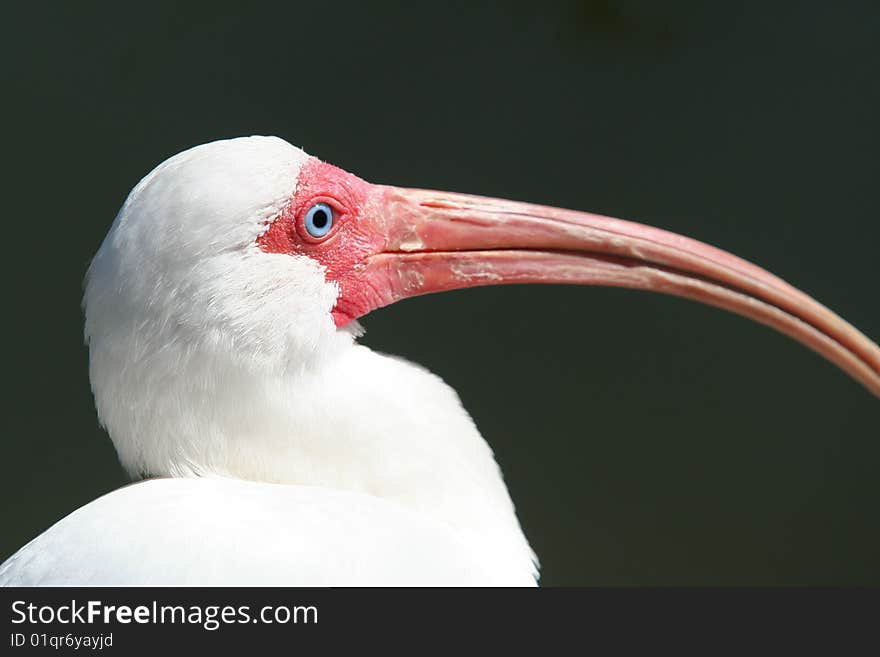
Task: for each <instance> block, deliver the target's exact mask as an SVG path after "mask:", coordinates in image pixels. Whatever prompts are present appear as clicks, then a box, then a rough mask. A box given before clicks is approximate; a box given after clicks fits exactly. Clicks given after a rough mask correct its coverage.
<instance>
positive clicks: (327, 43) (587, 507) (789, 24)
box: [0, 0, 880, 584]
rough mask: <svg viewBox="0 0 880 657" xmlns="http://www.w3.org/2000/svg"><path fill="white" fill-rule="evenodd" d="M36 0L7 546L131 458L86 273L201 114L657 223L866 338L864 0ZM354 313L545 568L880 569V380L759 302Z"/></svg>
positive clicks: (721, 579)
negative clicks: (455, 408) (759, 307)
mask: <svg viewBox="0 0 880 657" xmlns="http://www.w3.org/2000/svg"><path fill="white" fill-rule="evenodd" d="M38 4H41V3H30V4H29V5H28V6H27V7H26V8H25V7H24V4H23V3H22V4H16V5H15V7H13V6H12V5H9V6H6V8H5V9H4V16H3V20H2V23H3V27H2V31H3V34H2V39H0V43H2V45H0V48H2V49H3V52H2V60H0V61H2V65H0V66H2V90H3V101H2V107H3V109H2V113H3V115H2V125H3V127H4V135H3V157H2V161H3V169H4V170H3V172H2V174H3V183H4V184H3V189H4V201H3V206H2V209H3V216H2V220H3V222H4V223H3V225H4V228H5V230H4V248H3V261H4V265H5V268H6V269H7V271H6V273H5V275H4V283H5V285H4V289H5V291H6V294H7V296H8V300H7V302H6V303H5V307H6V308H7V309H8V310H7V312H6V313H5V317H4V321H3V325H4V328H5V330H6V332H7V335H5V336H4V354H5V362H4V366H5V378H4V380H5V383H6V392H5V394H4V401H5V411H4V413H3V417H4V418H5V419H4V428H3V433H2V440H3V444H2V452H0V453H2V467H0V486H2V490H0V495H2V499H3V508H2V518H0V523H2V524H0V526H2V534H0V558H3V557H5V556H8V555H9V554H10V553H11V552H12V551H13V550H14V549H16V548H17V547H19V546H20V545H21V544H22V543H23V542H25V541H26V540H28V539H30V538H31V537H33V536H34V535H36V534H37V533H38V532H40V531H41V530H43V529H45V528H46V527H48V526H49V524H51V523H52V522H53V521H55V520H57V519H58V518H60V517H62V516H63V515H65V514H66V513H68V512H69V511H71V510H73V509H74V508H76V507H78V506H79V505H81V504H84V503H85V502H87V501H89V500H91V499H93V498H94V497H95V496H97V495H99V494H101V493H103V492H106V491H109V490H111V489H113V488H115V487H117V486H119V485H120V484H122V483H124V482H125V477H124V475H123V472H122V471H121V469H120V468H119V466H118V464H117V461H116V457H115V454H114V452H113V448H112V446H111V443H110V441H109V439H108V438H107V436H106V435H105V434H104V433H103V431H102V430H101V429H100V428H99V427H98V425H97V420H96V417H95V413H94V409H93V404H92V398H91V394H90V391H89V386H88V376H87V353H86V349H85V348H84V347H83V344H82V317H81V311H80V308H79V303H80V297H81V280H82V277H83V274H84V272H85V269H86V266H87V264H88V262H89V258H90V257H91V255H92V254H93V253H94V252H95V250H96V249H97V247H98V245H99V244H100V241H101V239H102V237H103V235H104V233H105V232H106V230H107V228H108V226H109V224H110V222H111V221H112V219H113V217H114V215H115V213H116V210H117V208H118V207H119V205H120V204H121V203H122V201H123V199H124V198H125V195H126V194H127V193H128V190H129V189H130V188H131V187H132V186H133V185H134V184H135V183H136V182H137V180H138V179H139V178H140V177H141V176H142V175H143V174H145V173H146V172H147V171H149V170H150V169H151V168H152V167H153V166H154V165H156V164H157V163H158V162H160V161H161V160H163V159H165V158H166V157H168V156H169V155H171V154H173V153H175V152H177V151H179V150H181V149H183V148H186V147H188V146H191V145H194V144H197V143H201V142H205V141H210V140H213V139H216V138H220V137H229V136H236V135H242V134H252V133H258V134H277V135H279V136H282V137H284V138H286V139H288V140H289V141H291V142H293V143H295V144H297V145H301V146H303V147H304V148H305V149H306V150H307V151H308V152H310V153H312V154H315V155H318V156H319V157H321V158H322V159H325V160H327V161H330V162H333V163H335V164H338V165H340V166H342V167H344V168H346V169H348V170H350V171H352V172H354V173H357V174H359V175H361V176H362V177H364V178H366V179H368V180H371V181H374V182H386V183H393V184H399V185H408V186H421V187H435V188H440V189H452V190H457V191H464V192H473V193H480V194H488V195H492V196H503V197H511V198H516V199H522V200H528V201H534V202H539V203H547V204H553V205H560V206H566V207H572V208H578V209H583V210H592V211H596V212H601V213H605V214H610V215H613V216H619V217H625V218H630V219H635V220H639V221H643V222H646V223H650V224H655V225H659V226H662V227H665V228H668V229H671V230H674V231H677V232H681V233H685V234H687V235H690V236H692V237H696V238H698V239H701V240H704V241H707V242H710V243H713V244H716V245H719V246H721V247H723V248H726V249H728V250H730V251H733V252H734V253H736V254H738V255H741V256H744V257H746V258H748V259H750V260H753V261H755V262H757V263H758V264H761V265H763V266H765V267H767V268H769V269H770V270H772V271H774V272H775V273H777V274H779V275H781V276H783V277H785V278H787V279H788V280H790V281H791V282H793V283H795V284H796V285H798V286H799V287H802V288H803V289H804V290H805V291H807V292H809V293H811V294H813V295H815V296H816V297H817V298H818V299H819V300H821V301H823V302H824V303H826V304H827V305H829V306H830V307H831V308H832V309H834V310H836V311H838V312H839V313H840V314H841V315H842V316H844V317H845V318H847V319H848V320H850V321H851V322H852V323H853V324H855V325H856V326H858V327H859V328H861V329H862V330H863V331H865V332H866V333H867V334H868V335H870V336H872V337H874V338H875V339H876V338H877V337H878V336H880V304H878V295H877V288H876V285H877V280H878V273H880V262H878V261H880V257H878V239H880V221H878V210H877V197H878V187H880V185H878V152H880V130H878V117H880V83H878V59H880V58H878V54H880V37H878V35H880V10H878V9H876V3H874V2H863V3H858V2H837V3H831V2H791V3H787V4H786V5H781V4H778V3H772V2H770V3H767V2H745V3H744V2H735V3H721V2H705V3H703V2H696V1H685V0H681V1H678V2H670V1H666V2H653V1H648V0H644V1H642V2H636V1H622V0H618V1H612V0H606V1H604V2H603V1H597V0H594V1H582V2H567V3H548V2H539V3H535V2H528V3H519V4H515V5H505V8H503V9H502V8H498V7H495V8H492V6H491V5H486V6H485V7H483V8H478V7H477V6H476V5H475V4H474V3H464V2H462V3H431V4H425V5H421V6H420V7H419V8H414V7H406V8H403V4H404V3H400V6H398V5H397V4H387V5H375V4H368V3H363V2H338V1H337V2H319V1H317V0H315V1H313V2H308V3H297V2H286V3H283V4H279V5H278V6H269V5H262V4H260V3H255V2H211V3H204V4H201V5H197V4H192V3H181V2H158V1H155V0H154V1H151V2H149V3H119V2H112V3H111V2H103V3H98V4H93V3H73V2H71V3H64V5H62V4H61V3H58V4H55V5H52V4H41V6H37V5H38ZM500 4H501V3H498V5H500ZM441 7H442V8H441ZM145 275H148V272H145ZM365 323H366V326H367V329H368V333H367V336H366V338H365V342H366V343H367V344H368V345H370V346H371V347H374V348H378V349H381V350H384V351H390V352H394V353H398V354H402V355H404V356H406V357H408V358H410V359H413V360H415V361H418V362H420V363H423V364H425V365H427V366H428V367H430V368H431V369H432V370H434V371H435V372H437V373H439V374H440V375H442V376H443V377H444V378H445V379H446V380H447V381H448V382H449V383H450V384H452V385H453V386H454V387H455V388H456V389H457V390H458V391H459V392H460V394H461V396H462V398H463V400H464V402H465V405H466V406H467V407H468V408H469V409H470V411H471V412H472V413H473V415H474V417H475V419H476V421H477V423H478V425H479V426H480V428H481V429H482V431H483V433H484V435H485V436H486V438H487V439H488V440H489V442H490V443H491V444H492V446H493V447H494V448H495V450H496V453H497V455H498V460H499V461H500V463H501V466H502V468H503V470H504V472H505V475H506V479H507V482H508V484H509V486H510V488H511V492H512V495H513V498H514V500H515V502H516V504H517V506H518V509H519V514H520V518H521V520H522V523H523V525H524V528H525V530H526V533H527V534H528V536H529V538H530V539H531V542H532V545H533V546H534V548H535V550H536V551H537V553H538V554H539V555H540V557H541V559H542V561H543V565H544V578H543V581H544V583H546V584H830V583H873V584H878V583H880V563H878V555H880V514H878V501H880V482H878V478H877V474H876V473H877V470H878V462H880V441H878V429H877V426H878V420H880V403H878V401H877V399H875V398H873V397H871V396H870V395H869V394H868V393H867V392H865V391H864V390H862V389H861V388H860V387H859V386H858V385H857V384H855V383H854V382H852V381H851V380H849V379H848V378H847V377H846V376H844V375H843V374H841V373H840V372H839V371H837V370H836V369H835V368H834V367H832V366H831V365H829V364H827V363H825V362H824V361H822V360H821V359H820V358H818V357H817V356H815V355H813V354H812V353H811V352H809V351H807V350H806V349H804V348H803V347H801V346H799V345H797V344H794V343H792V342H790V341H789V340H787V339H785V338H783V337H781V336H780V335H777V334H776V333H774V332H772V331H770V330H769V329H766V328H764V327H761V326H758V325H753V324H751V323H749V322H747V321H745V320H743V319H740V318H738V317H735V316H732V315H728V314H726V313H723V312H721V311H718V310H714V309H711V308H705V307H701V306H698V305H696V304H693V303H690V302H686V301H681V300H677V299H670V298H665V297H660V296H654V295H649V294H644V293H636V292H628V291H621V290H606V289H595V288H574V287H570V288H569V287H532V286H529V287H508V288H494V289H492V288H483V289H475V290H469V291H462V292H455V293H450V294H446V295H439V296H431V297H423V298H420V299H414V300H410V301H406V302H404V303H401V304H398V305H396V306H393V307H391V308H387V309H384V310H381V311H378V312H376V313H375V314H374V315H373V316H371V317H369V318H368V319H367V321H366V322H365Z"/></svg>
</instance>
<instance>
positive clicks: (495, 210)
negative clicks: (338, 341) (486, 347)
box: [337, 186, 880, 396]
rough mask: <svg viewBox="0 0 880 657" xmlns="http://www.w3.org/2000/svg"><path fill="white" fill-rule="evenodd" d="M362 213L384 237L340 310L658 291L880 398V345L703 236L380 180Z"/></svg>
mask: <svg viewBox="0 0 880 657" xmlns="http://www.w3.org/2000/svg"><path fill="white" fill-rule="evenodd" d="M364 218H365V220H366V221H368V222H369V223H370V224H371V226H370V228H371V230H373V231H376V232H377V233H378V234H379V235H384V244H382V245H381V247H380V248H379V249H378V250H375V251H374V252H373V253H372V255H370V256H369V257H368V258H367V259H366V260H365V261H364V262H363V263H362V264H361V265H360V266H359V267H358V271H357V273H356V276H357V279H359V282H360V283H361V284H362V285H361V286H359V287H360V289H361V290H367V291H368V292H366V293H361V294H359V295H356V296H357V299H356V300H354V302H352V301H351V300H346V297H345V295H344V294H343V296H342V297H341V299H340V303H339V305H338V307H337V313H338V314H339V316H340V317H344V318H347V319H353V318H355V317H359V316H361V315H363V314H366V312H369V311H370V310H372V309H373V308H378V307H381V306H385V305H388V304H390V303H393V302H395V301H398V300H399V299H403V298H406V297H412V296H416V295H421V294H428V293H431V292H440V291H444V290H453V289H458V288H464V287H472V286H477V285H502V284H506V283H570V284H580V285H606V286H615V287H626V288H634V289H640V290H653V291H655V292H663V293H666V294H671V295H675V296H679V297H685V298H688V299H693V300H696V301H700V302H702V303H705V304H709V305H712V306H716V307H719V308H723V309H725V310H728V311H731V312H734V313H737V314H740V315H743V316H745V317H748V318H750V319H753V320H755V321H757V322H760V323H762V324H766V325H768V326H771V327H773V328H775V329H776V330H778V331H780V332H782V333H784V334H786V335H788V336H790V337H791V338H794V339H795V340H797V341H798V342H800V343H802V344H804V345H805V346H807V347H809V348H810V349H812V350H813V351H815V352H817V353H818V354H820V355H822V356H824V357H825V358H827V359H828V360H830V361H831V362H833V363H835V364H836V365H837V366H838V367H840V368H841V369H842V370H844V371H845V372H847V373H848V374H849V375H850V376H852V377H853V378H854V379H856V380H857V381H859V382H860V383H861V384H862V385H863V386H865V387H866V388H867V389H868V390H869V391H870V392H872V393H873V394H874V395H877V396H880V347H878V346H877V345H876V344H875V343H873V342H872V341H871V340H869V339H868V338H867V337H866V336H865V335H863V334H862V333H860V332H859V331H858V330H856V329H855V328H854V327H853V326H851V325H850V324H848V323H847V322H845V321H844V320H843V319H841V318H840V317H838V316H837V315H836V314H834V313H833V312H831V311H830V310H828V309H827V308H825V307H824V306H822V305H821V304H819V303H818V302H817V301H815V300H814V299H812V298H811V297H809V296H807V295H806V294H804V293H803V292H801V291H800V290H798V289H796V288H794V287H792V286H791V285H789V284H788V283H786V282H785V281H783V280H781V279H779V278H777V277H776V276H773V275H772V274H770V273H769V272H767V271H765V270H763V269H761V268H759V267H757V266H755V265H753V264H751V263H749V262H747V261H745V260H742V259H740V258H737V257H736V256H733V255H731V254H729V253H727V252H725V251H722V250H720V249H717V248H714V247H712V246H709V245H707V244H703V243H701V242H698V241H696V240H692V239H689V238H687V237H682V236H680V235H676V234H674V233H670V232H667V231H664V230H660V229H657V228H651V227H649V226H644V225H641V224H637V223H632V222H629V221H622V220H619V219H612V218H609V217H603V216H599V215H595V214H589V213H585V212H576V211H572V210H563V209H559V208H553V207H545V206H540V205H532V204H527V203H517V202H512V201H505V200H500V199H493V198H485V197H480V196H471V195H466V194H454V193H447V192H437V191H430V190H420V189H403V188H398V187H389V186H377V187H376V188H374V193H373V194H371V196H370V200H369V201H368V203H367V207H366V208H365V217H364ZM342 323H344V322H342Z"/></svg>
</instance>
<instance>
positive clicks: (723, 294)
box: [84, 137, 880, 472]
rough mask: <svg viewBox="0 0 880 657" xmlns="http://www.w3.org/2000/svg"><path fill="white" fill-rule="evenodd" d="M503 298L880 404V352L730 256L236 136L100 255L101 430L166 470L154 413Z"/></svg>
mask: <svg viewBox="0 0 880 657" xmlns="http://www.w3.org/2000/svg"><path fill="white" fill-rule="evenodd" d="M503 283H576V284H600V285H612V286H621V287H631V288H638V289H646V290H655V291H660V292H664V293H667V294H673V295H677V296H683V297H687V298H691V299H694V300H698V301H701V302H704V303H708V304H712V305H715V306H718V307H721V308H724V309H727V310H730V311H733V312H737V313H739V314H742V315H745V316H747V317H750V318H752V319H754V320H757V321H759V322H762V323H764V324H767V325H770V326H772V327H774V328H776V329H777V330H780V331H782V332H783V333H786V334H787V335H789V336H791V337H793V338H795V339H797V340H799V341H801V342H802V343H804V344H805V345H806V346H808V347H810V348H811V349H813V350H815V351H817V352H818V353H820V354H821V355H823V356H825V357H826V358H828V359H829V360H831V361H833V362H834V363H836V364H837V365H838V366H839V367H841V368H842V369H844V370H845V371H846V372H848V373H849V374H850V375H852V376H853V377H854V378H856V379H857V380H859V381H860V382H861V383H862V384H863V385H865V386H866V387H867V388H868V389H869V390H871V391H872V392H874V393H875V394H880V350H878V348H877V346H876V345H875V344H873V343H872V342H871V341H870V340H868V339H867V338H866V337H865V336H863V335H862V334H860V333H859V332H858V331H856V330H855V329H854V328H853V327H851V326H850V325H849V324H847V323H846V322H844V321H843V320H841V319H840V318H839V317H837V316H836V315H834V314H833V313H832V312H830V311H829V310H827V309H826V308H824V307H823V306H821V305H820V304H818V303H816V302H815V301H814V300H812V299H811V298H810V297H808V296H807V295H805V294H803V293H801V292H799V291H798V290H796V289H794V288H793V287H791V286H790V285H788V284H786V283H785V282H783V281H781V280H780V279H778V278H776V277H775V276H772V275H771V274H769V273H767V272H766V271H764V270H762V269H760V268H758V267H756V266H754V265H752V264H749V263H748V262H745V261H743V260H741V259H739V258H736V257H734V256H732V255H730V254H728V253H725V252H723V251H720V250H718V249H715V248H713V247H710V246H707V245H705V244H702V243H699V242H696V241H694V240H691V239H688V238H685V237H681V236H678V235H674V234H672V233H668V232H666V231H662V230H659V229H655V228H650V227H647V226H642V225H639V224H634V223H630V222H626V221H621V220H617V219H611V218H607V217H601V216H598V215H592V214H587V213H581V212H575V211H570V210H562V209H558V208H549V207H544V206H537V205H531V204H525V203H515V202H510V201H503V200H498V199H490V198H483V197H477V196H470V195H464V194H453V193H445V192H435V191H426V190H414V189H403V188H398V187H391V186H383V185H372V184H369V183H367V182H365V181H363V180H361V179H360V178H357V177H356V176H354V175H352V174H349V173H347V172H345V171H343V170H341V169H338V168H336V167H334V166H331V165H329V164H326V163H323V162H321V161H320V160H318V159H316V158H314V157H310V156H308V155H306V154H305V153H304V152H303V151H301V150H300V149H298V148H296V147H294V146H291V145H290V144H288V143H287V142H285V141H283V140H281V139H277V138H269V137H248V138H239V139H231V140H228V141H219V142H214V143H210V144H206V145H203V146H198V147H195V148H192V149H190V150H188V151H185V152H183V153H180V154H179V155H176V156H174V157H172V158H171V159H169V160H167V161H166V162H164V163H162V164H160V165H159V166H158V167H157V168H156V169H155V170H154V171H153V172H151V173H150V174H149V175H147V176H146V177H145V178H144V179H143V180H142V181H141V182H140V183H139V184H138V185H137V186H136V187H135V188H134V190H133V191H132V192H131V194H130V195H129V197H128V199H127V200H126V202H125V204H124V206H123V207H122V209H121V210H120V212H119V214H118V216H117V218H116V220H115V222H114V224H113V226H112V228H111V229H110V232H109V234H108V235H107V237H106V239H105V241H104V243H103V245H102V246H101V248H100V250H99V251H98V253H97V255H96V256H95V258H94V261H93V263H92V265H91V268H90V270H89V276H88V282H87V287H86V293H85V299H84V305H85V312H86V336H87V338H88V340H89V342H90V354H91V377H92V384H93V388H94V391H95V394H96V399H97V405H98V409H99V413H100V415H101V418H102V421H103V422H104V423H105V424H106V425H107V426H108V428H109V429H110V433H111V435H112V436H113V438H114V441H115V442H116V445H117V448H118V449H119V451H120V455H121V457H122V459H123V463H125V464H126V465H127V466H128V467H129V469H131V470H134V471H137V470H142V471H147V472H149V471H155V470H156V469H161V468H157V466H156V465H155V464H156V463H160V462H164V461H162V460H161V458H159V459H158V460H157V459H156V458H153V457H150V458H147V457H146V456H145V451H144V449H143V444H144V442H145V441H146V440H147V438H146V436H145V433H146V432H153V433H156V432H158V433H161V431H160V430H159V429H157V422H159V424H161V421H159V420H157V419H156V417H155V416H156V414H157V413H158V412H159V411H157V410H156V408H155V407H156V405H157V404H158V405H159V406H161V413H162V414H173V413H174V412H175V410H177V411H178V412H179V411H180V410H181V409H182V408H184V407H189V406H198V405H200V404H201V405H204V406H205V408H206V412H205V413H204V414H203V415H201V416H199V417H201V418H202V421H206V422H210V421H211V420H212V419H214V418H215V416H217V415H218V414H222V413H224V412H226V411H224V410H222V405H223V404H233V405H234V404H235V403H237V402H236V400H238V403H246V402H243V401H241V399H242V398H240V397H238V396H236V391H241V390H243V386H245V385H249V384H250V383H252V382H253V379H252V378H251V375H252V374H254V373H255V372H259V373H261V376H262V375H263V374H266V373H276V374H278V375H279V376H284V375H285V373H290V372H302V371H309V370H310V369H312V368H318V367H320V364H321V363H322V362H324V361H325V360H326V359H332V357H333V356H334V354H336V353H337V352H338V351H339V350H340V349H344V348H345V346H346V345H350V344H351V343H352V340H353V335H354V334H355V333H356V330H353V327H356V326H357V323H356V322H355V321H354V320H357V319H358V318H359V317H361V316H363V315H365V314H366V313H368V312H369V311H371V310H373V309H375V308H377V307H380V306H384V305H387V304H389V303H392V302H394V301H397V300H399V299H402V298H405V297H410V296H414V295H419V294H425V293H429V292H438V291H443V290H450V289H455V288H462V287H469V286H475V285H493V284H503ZM216 363H223V367H222V368H218V367H217V366H216ZM184 371H185V372H186V373H187V383H186V384H185V385H186V389H185V391H183V389H182V388H181V383H180V381H179V379H180V378H181V376H182V372H184ZM263 392H265V394H270V393H269V392H266V391H263ZM163 395H164V396H165V397H167V399H158V398H159V397H162V396H163ZM218 395H219V396H220V397H223V395H228V397H225V398H220V399H218ZM209 398H210V399H209ZM245 410H246V409H245ZM239 415H240V413H239ZM244 415H245V416H246V415H247V413H244ZM148 418H150V419H148ZM250 420H251V421H256V420H254V418H250ZM245 421H246V420H242V422H245ZM199 430H202V429H199ZM169 431H170V429H169ZM174 431H175V432H176V433H177V434H180V433H181V432H183V433H184V434H185V433H186V427H185V425H184V426H183V427H180V426H177V427H176V428H175V429H174ZM193 432H194V433H195V432H196V430H195V429H193ZM176 440H177V441H178V442H186V441H189V442H191V443H194V442H198V441H197V440H196V439H195V438H193V437H191V436H187V435H177V437H176ZM169 449H170V448H166V449H165V452H168V450H169ZM200 449H201V448H200ZM204 450H205V453H204V458H205V459H207V460H210V458H211V456H210V453H209V452H210V450H209V449H208V448H207V447H205V448H204ZM154 451H155V450H154ZM159 452H160V456H161V457H162V458H165V459H166V461H167V460H168V459H171V456H169V455H168V454H166V453H165V452H163V451H162V450H161V449H160V450H159ZM169 453H170V452H169ZM163 454H164V456H162V455H163ZM154 456H155V455H154ZM187 458H188V459H189V460H190V461H192V460H194V457H192V456H188V457H187Z"/></svg>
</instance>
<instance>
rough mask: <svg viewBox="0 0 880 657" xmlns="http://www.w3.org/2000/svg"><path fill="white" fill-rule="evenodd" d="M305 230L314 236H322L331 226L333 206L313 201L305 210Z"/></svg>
mask: <svg viewBox="0 0 880 657" xmlns="http://www.w3.org/2000/svg"><path fill="white" fill-rule="evenodd" d="M304 223H305V227H306V232H308V234H309V235H311V236H312V237H315V238H321V237H324V236H325V235H326V234H327V233H329V232H330V229H331V228H332V227H333V208H331V207H330V206H329V205H327V204H326V203H315V204H314V205H313V206H312V207H310V208H309V211H308V212H306V219H305V222H304Z"/></svg>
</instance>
